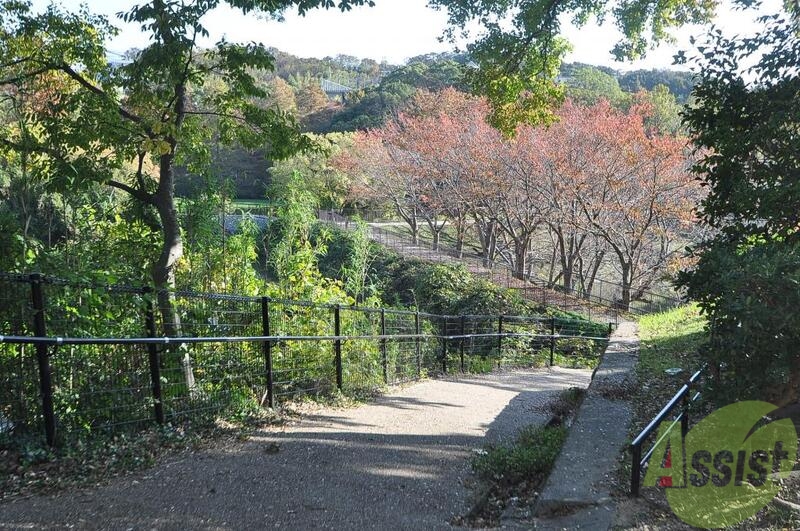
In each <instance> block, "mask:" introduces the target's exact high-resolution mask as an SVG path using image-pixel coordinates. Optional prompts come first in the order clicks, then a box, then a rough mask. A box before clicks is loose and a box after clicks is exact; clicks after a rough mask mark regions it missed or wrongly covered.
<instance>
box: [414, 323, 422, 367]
mask: <svg viewBox="0 0 800 531" xmlns="http://www.w3.org/2000/svg"><path fill="white" fill-rule="evenodd" d="M421 333H422V329H421V328H420V325H419V311H416V312H414V334H415V337H414V343H415V345H414V348H415V350H416V355H417V378H420V377H422V349H421V348H420V342H419V340H420V338H419V336H420V334H421Z"/></svg>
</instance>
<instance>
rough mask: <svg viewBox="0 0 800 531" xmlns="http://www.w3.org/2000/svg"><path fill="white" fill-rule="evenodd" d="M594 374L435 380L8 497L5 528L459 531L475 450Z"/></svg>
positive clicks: (543, 412) (508, 435) (534, 417)
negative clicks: (221, 442)
mask: <svg viewBox="0 0 800 531" xmlns="http://www.w3.org/2000/svg"><path fill="white" fill-rule="evenodd" d="M590 377H591V371H588V370H575V369H560V368H554V369H553V370H548V369H541V370H536V371H514V372H508V373H498V374H492V375H486V376H470V377H463V378H460V379H457V380H431V381H426V382H423V383H420V384H417V385H413V386H411V387H408V388H405V389H399V390H396V391H394V392H392V393H390V394H387V395H385V396H382V397H380V398H378V399H376V400H375V401H374V402H372V403H370V404H367V405H364V406H361V407H357V408H351V409H319V410H316V411H312V412H309V413H307V414H306V415H304V416H303V418H302V420H300V421H299V422H297V423H295V424H294V425H290V426H284V427H280V428H271V429H267V430H263V431H261V432H259V433H258V434H257V435H256V436H254V437H252V438H251V439H250V440H248V441H245V442H242V443H238V444H230V445H228V446H227V447H221V448H215V449H213V450H207V451H203V452H198V453H194V454H190V455H187V456H182V457H179V458H172V459H168V460H165V461H164V462H161V463H160V464H158V465H156V466H155V467H154V468H152V469H150V470H147V471H145V472H141V473H138V474H133V475H130V476H127V477H124V478H119V479H116V480H113V481H112V482H110V483H109V484H107V485H105V486H102V487H100V488H94V489H86V490H79V491H73V492H62V493H60V494H57V495H51V496H36V497H29V498H21V499H13V500H11V501H8V502H4V503H2V504H0V529H126V530H127V529H188V528H191V529H209V530H212V529H213V530H223V529H254V528H255V529H263V528H286V529H304V530H305V529H334V528H335V529H448V528H451V525H450V523H449V522H450V521H451V520H452V519H453V518H454V517H456V516H458V515H460V514H463V513H464V511H466V510H467V508H468V506H469V499H468V497H469V491H468V489H467V488H466V487H465V483H466V482H468V481H469V480H470V471H469V458H470V456H471V455H472V453H473V451H474V450H476V449H478V448H481V447H483V446H484V445H486V444H489V443H498V442H504V441H508V440H510V439H512V438H513V437H514V436H515V435H516V433H517V431H518V430H519V429H520V428H522V427H524V426H527V425H530V424H536V423H543V422H546V421H547V420H548V418H549V414H548V412H547V408H546V404H547V403H548V402H549V401H550V400H551V399H552V398H554V397H555V395H556V394H557V393H558V392H559V391H561V390H563V389H566V388H568V387H573V386H577V387H586V386H587V385H588V383H589V380H590Z"/></svg>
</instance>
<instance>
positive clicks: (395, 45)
mask: <svg viewBox="0 0 800 531" xmlns="http://www.w3.org/2000/svg"><path fill="white" fill-rule="evenodd" d="M47 3H48V2H47V1H45V0H34V7H36V8H39V7H43V6H45V5H47ZM56 3H58V4H62V5H63V6H64V7H65V8H67V9H76V8H77V6H78V5H79V4H80V3H81V2H80V1H79V0H60V1H59V0H56ZM84 3H86V4H88V5H89V7H90V9H91V10H92V11H95V12H98V13H103V14H106V15H108V16H109V18H111V20H112V21H113V22H114V24H115V25H117V26H118V27H120V28H121V29H122V32H121V34H120V35H119V36H117V37H116V38H115V39H114V40H113V41H112V42H110V43H108V48H109V50H111V51H113V52H123V51H125V50H127V49H129V48H134V47H136V48H143V47H144V46H146V45H147V36H146V35H143V34H142V33H141V32H140V31H139V29H138V27H136V26H134V25H127V26H126V25H125V24H123V23H122V21H120V20H118V19H117V18H116V17H115V13H117V12H119V11H126V10H128V9H129V8H130V7H131V6H133V5H135V4H136V3H137V2H135V1H131V0H127V1H125V0H102V1H101V0H88V1H85V2H84ZM426 4H427V2H426V0H376V6H375V7H371V8H370V7H361V8H354V9H353V10H352V11H350V12H348V13H344V14H342V13H340V12H339V11H338V10H332V11H323V10H315V11H312V12H310V13H309V14H307V15H306V16H305V17H300V16H298V15H296V14H294V13H290V14H287V16H286V20H285V22H278V21H274V20H266V19H264V18H262V17H257V16H253V15H249V16H246V17H245V16H242V15H241V14H239V13H237V12H236V11H235V10H233V9H231V8H229V7H227V6H226V7H222V8H218V9H217V10H215V11H214V12H212V13H211V14H210V15H208V16H207V17H206V18H205V19H204V23H205V24H206V27H207V29H208V30H209V32H210V33H211V37H210V39H208V41H207V42H203V43H201V44H203V45H211V44H213V42H216V40H217V39H219V38H220V37H222V36H225V37H226V38H227V39H228V40H230V41H237V42H250V41H254V42H261V43H263V44H264V45H266V46H274V47H275V48H278V49H279V50H282V51H285V52H288V53H291V54H294V55H297V56H300V57H319V58H322V57H325V56H334V55H337V54H345V55H352V56H356V57H359V58H371V59H375V60H377V61H382V60H386V61H388V62H389V63H393V64H400V63H403V62H404V61H405V60H406V59H408V58H410V57H414V56H416V55H421V54H425V53H429V52H444V51H449V50H452V48H453V46H452V44H450V43H441V42H438V37H439V36H440V35H442V33H443V31H444V28H445V27H446V25H447V18H446V16H445V14H444V13H442V12H437V11H434V10H432V9H430V8H428V7H427V5H426ZM780 5H781V1H780V0H764V3H763V6H762V9H761V10H760V12H763V13H774V12H777V11H778V9H780ZM730 6H731V3H730V1H729V0H724V3H723V6H722V8H721V9H720V12H719V13H718V16H717V19H716V20H715V23H716V24H717V25H718V26H719V27H721V28H722V29H723V30H724V31H725V32H726V33H729V34H731V35H735V34H752V33H753V32H755V31H757V30H758V26H757V24H755V23H754V19H755V18H756V17H757V15H758V13H759V12H755V11H734V10H732V9H731V7H730ZM562 22H563V23H562V28H564V34H565V36H566V38H567V39H568V40H569V41H570V42H571V43H572V45H573V51H572V52H571V53H570V54H569V55H567V57H566V61H568V62H582V63H588V64H595V65H605V66H610V67H612V68H615V69H617V70H631V69H637V68H670V67H671V65H672V57H673V56H674V55H675V54H676V53H677V51H678V50H686V51H687V52H691V51H692V50H693V49H694V47H693V46H692V45H691V44H690V43H689V38H690V37H691V36H692V35H697V36H701V35H702V34H703V32H704V28H702V27H691V26H690V27H684V28H681V29H680V30H677V31H676V32H675V36H676V41H677V42H676V44H674V45H666V44H665V45H662V46H660V47H659V48H657V49H656V50H653V51H651V52H649V53H648V56H647V58H646V59H644V60H640V61H635V62H624V63H620V62H617V61H614V60H613V57H612V56H611V53H610V50H611V48H612V47H613V45H614V43H616V42H617V41H618V40H619V37H620V34H619V32H618V31H617V29H616V28H615V27H614V26H613V24H612V23H609V22H607V23H606V24H605V25H603V26H602V27H600V26H598V25H597V24H593V23H590V24H588V25H586V26H584V27H583V28H580V29H576V28H574V27H572V26H571V25H570V24H569V23H568V22H567V21H566V20H564V21H562ZM690 55H691V54H690Z"/></svg>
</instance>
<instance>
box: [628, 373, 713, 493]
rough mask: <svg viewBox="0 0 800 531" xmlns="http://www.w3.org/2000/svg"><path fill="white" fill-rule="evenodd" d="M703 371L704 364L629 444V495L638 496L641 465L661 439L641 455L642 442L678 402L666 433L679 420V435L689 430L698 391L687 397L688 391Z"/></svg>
mask: <svg viewBox="0 0 800 531" xmlns="http://www.w3.org/2000/svg"><path fill="white" fill-rule="evenodd" d="M704 371H705V366H703V367H701V368H700V369H699V370H698V371H697V372H695V373H694V374H693V375H692V376H691V378H689V380H688V381H687V382H686V383H684V384H683V385H682V386H681V388H680V389H678V392H677V393H675V395H674V396H673V397H672V398H671V399H670V401H669V402H667V404H666V405H665V406H664V407H663V408H661V411H660V412H659V413H658V415H656V416H655V417H654V418H653V420H651V421H650V423H649V424H648V425H647V427H645V428H644V429H643V430H642V431H641V432H639V435H637V436H636V438H635V439H634V440H633V442H632V443H631V445H630V449H631V454H632V467H631V496H639V488H640V486H641V476H642V467H643V466H644V465H646V464H647V462H648V461H649V460H650V457H651V456H652V455H653V452H654V451H655V449H656V447H657V446H658V445H659V443H660V442H661V440H662V439H663V437H662V439H659V440H658V441H656V442H655V443H653V446H652V447H651V448H650V450H648V452H647V454H645V456H644V457H642V446H643V445H644V442H645V441H646V440H647V438H648V437H650V435H652V433H653V432H654V431H655V430H656V429H657V428H658V426H659V425H660V424H661V423H662V422H663V421H664V420H665V419H666V418H667V416H668V415H669V414H670V413H671V412H672V410H673V409H675V408H676V407H677V406H678V404H680V408H681V412H680V413H679V414H678V415H677V416H676V417H675V418H674V419H673V423H672V425H671V426H670V427H669V429H668V430H667V432H666V433H669V432H670V431H671V430H672V429H673V428H674V427H675V425H676V424H677V423H678V422H680V423H681V437H686V433H687V432H688V431H689V404H690V403H692V402H694V401H696V400H697V399H698V398H700V392H697V393H695V395H694V396H693V397H692V398H691V399H689V398H688V397H689V391H691V389H692V386H693V385H694V384H696V383H697V380H699V379H700V376H701V375H702V374H703V372H704ZM665 435H666V434H665Z"/></svg>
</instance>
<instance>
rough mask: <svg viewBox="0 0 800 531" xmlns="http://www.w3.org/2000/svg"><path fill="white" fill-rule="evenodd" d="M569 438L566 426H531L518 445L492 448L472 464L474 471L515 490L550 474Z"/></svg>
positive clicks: (521, 434)
mask: <svg viewBox="0 0 800 531" xmlns="http://www.w3.org/2000/svg"><path fill="white" fill-rule="evenodd" d="M566 438H567V428H566V427H564V426H545V427H541V426H529V427H527V428H524V429H523V430H521V431H520V433H519V435H518V436H517V440H516V444H514V445H512V446H496V447H490V448H488V449H487V450H486V451H485V453H482V454H480V455H478V456H477V457H475V458H474V459H473V461H472V468H473V470H474V471H475V472H476V473H477V474H478V475H479V476H480V477H481V478H483V479H485V480H487V481H491V482H494V483H497V484H499V485H501V486H511V485H516V484H518V483H521V482H523V481H530V480H533V479H535V478H538V479H542V477H546V475H547V474H548V473H549V472H550V469H551V468H552V466H553V463H555V460H556V458H557V457H558V454H559V453H560V452H561V446H562V445H563V444H564V441H565V440H566Z"/></svg>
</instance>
